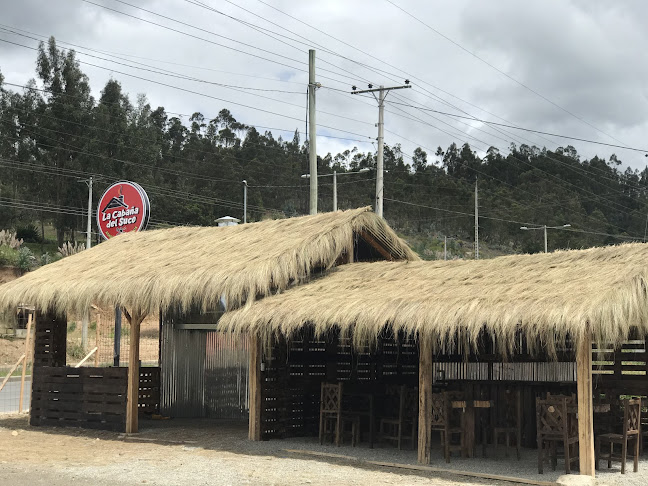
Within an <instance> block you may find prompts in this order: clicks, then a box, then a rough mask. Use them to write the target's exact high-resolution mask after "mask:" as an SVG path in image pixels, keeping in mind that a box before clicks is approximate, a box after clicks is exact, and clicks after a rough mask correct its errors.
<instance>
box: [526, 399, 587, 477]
mask: <svg viewBox="0 0 648 486" xmlns="http://www.w3.org/2000/svg"><path fill="white" fill-rule="evenodd" d="M568 401H569V399H568V398H567V397H562V398H555V397H552V398H549V399H546V400H543V399H541V398H536V424H537V433H538V473H540V474H542V473H543V467H544V460H545V450H546V449H550V453H551V466H552V468H553V470H554V471H555V470H556V463H557V458H558V452H557V448H558V444H560V443H562V446H563V450H564V457H565V473H566V474H569V473H570V472H571V463H572V462H577V461H578V452H577V451H578V447H574V446H575V445H576V444H578V422H577V421H576V420H575V417H574V418H573V420H571V419H570V413H572V412H570V408H573V405H574V404H573V403H572V404H568ZM572 449H576V452H574V454H572Z"/></svg>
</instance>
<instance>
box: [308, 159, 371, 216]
mask: <svg viewBox="0 0 648 486" xmlns="http://www.w3.org/2000/svg"><path fill="white" fill-rule="evenodd" d="M370 170H371V169H370V168H369V167H365V168H364V169H360V170H356V171H353V172H340V175H341V176H344V175H351V174H362V173H363V172H369V171H370ZM330 176H333V211H337V208H338V205H337V176H338V173H337V171H336V170H334V171H333V174H320V175H318V176H317V177H330ZM310 178H311V175H310V174H302V179H310Z"/></svg>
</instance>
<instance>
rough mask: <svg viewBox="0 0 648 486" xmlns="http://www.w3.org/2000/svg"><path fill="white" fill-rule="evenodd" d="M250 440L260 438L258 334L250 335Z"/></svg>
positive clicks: (260, 351) (261, 351) (259, 345)
mask: <svg viewBox="0 0 648 486" xmlns="http://www.w3.org/2000/svg"><path fill="white" fill-rule="evenodd" d="M248 339H249V340H250V342H249V344H250V370H249V383H250V418H249V421H250V422H249V433H248V438H249V439H250V440H261V406H262V401H261V383H262V382H261V354H262V353H263V350H262V346H261V340H260V339H259V337H258V336H254V335H250V336H249V337H248Z"/></svg>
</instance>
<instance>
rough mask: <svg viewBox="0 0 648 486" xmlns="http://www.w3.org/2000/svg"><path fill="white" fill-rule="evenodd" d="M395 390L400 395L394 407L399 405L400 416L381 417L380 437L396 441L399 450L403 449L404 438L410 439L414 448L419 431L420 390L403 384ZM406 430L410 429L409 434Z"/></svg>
mask: <svg viewBox="0 0 648 486" xmlns="http://www.w3.org/2000/svg"><path fill="white" fill-rule="evenodd" d="M394 391H395V393H394V396H396V397H398V400H397V401H395V400H394V401H393V405H395V407H394V408H396V407H398V408H397V410H398V416H397V417H383V418H381V419H380V425H379V428H378V435H379V438H380V439H381V440H383V441H394V442H396V443H397V444H398V450H401V449H402V443H403V440H408V439H409V441H410V447H411V448H412V449H414V444H415V443H416V440H417V433H418V428H417V424H418V390H417V389H416V388H410V387H407V386H405V385H402V386H400V387H398V388H396V389H395V390H394ZM405 430H408V431H409V435H404V434H405Z"/></svg>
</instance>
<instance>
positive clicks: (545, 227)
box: [542, 224, 549, 253]
mask: <svg viewBox="0 0 648 486" xmlns="http://www.w3.org/2000/svg"><path fill="white" fill-rule="evenodd" d="M542 228H543V229H544V240H545V253H549V252H548V251H547V225H546V224H544V225H542Z"/></svg>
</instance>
